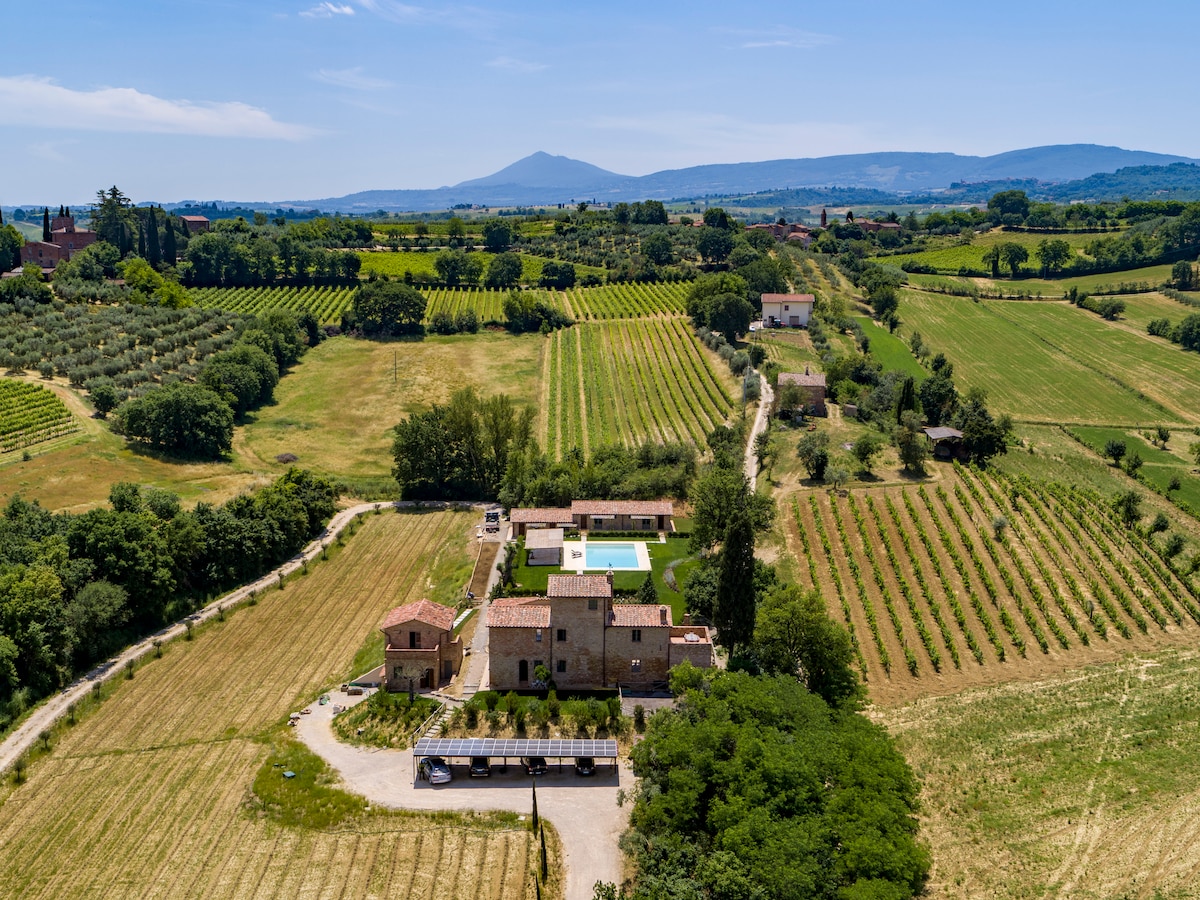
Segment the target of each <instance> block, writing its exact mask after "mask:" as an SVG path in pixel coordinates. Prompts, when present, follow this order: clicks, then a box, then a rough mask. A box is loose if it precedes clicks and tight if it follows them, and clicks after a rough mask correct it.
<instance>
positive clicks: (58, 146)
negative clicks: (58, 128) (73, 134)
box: [29, 139, 79, 162]
mask: <svg viewBox="0 0 1200 900" xmlns="http://www.w3.org/2000/svg"><path fill="white" fill-rule="evenodd" d="M78 143H79V141H77V140H73V139H72V140H66V141H40V142H39V143H36V144H30V145H29V152H30V153H31V154H32V155H33V156H35V157H37V158H38V159H47V160H50V161H51V162H66V161H67V156H66V154H65V153H63V150H64V149H65V148H67V147H70V146H72V145H74V144H78Z"/></svg>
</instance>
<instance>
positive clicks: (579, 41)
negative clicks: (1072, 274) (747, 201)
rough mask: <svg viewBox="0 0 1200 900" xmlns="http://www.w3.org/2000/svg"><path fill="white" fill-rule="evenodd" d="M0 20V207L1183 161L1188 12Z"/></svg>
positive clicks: (378, 10) (685, 6) (233, 13)
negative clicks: (586, 176)
mask: <svg viewBox="0 0 1200 900" xmlns="http://www.w3.org/2000/svg"><path fill="white" fill-rule="evenodd" d="M12 6H13V7H14V8H6V9H5V10H4V14H3V17H2V19H3V23H4V25H3V28H2V29H0V202H2V203H4V204H5V205H6V206H7V205H11V204H14V203H31V204H32V203H37V204H43V203H60V202H63V203H75V204H78V203H80V202H84V201H87V200H89V199H90V198H92V197H93V196H94V195H95V192H96V190H97V189H99V188H102V187H105V186H107V185H111V184H114V183H115V184H117V185H118V186H120V187H121V188H122V190H124V191H125V192H126V193H127V194H129V195H130V196H132V197H133V198H134V199H136V200H138V201H161V202H172V201H177V200H181V199H194V198H200V199H231V200H233V199H236V200H263V201H282V200H299V199H310V198H319V197H331V196H339V195H342V194H345V193H349V192H352V191H357V190H367V189H372V188H427V187H437V186H439V185H444V184H454V183H456V182H459V181H463V180H466V179H469V178H476V177H481V176H484V175H487V174H490V173H491V172H494V171H496V170H497V169H500V168H502V167H504V166H505V165H508V164H509V163H511V162H514V161H515V160H517V159H519V158H521V157H523V156H526V155H528V154H529V153H532V152H534V151H536V150H545V151H546V152H549V153H554V154H563V155H566V156H571V157H574V158H576V159H582V160H585V161H587V162H590V163H593V164H595V165H598V166H601V167H603V168H606V169H610V170H612V171H616V172H621V173H624V174H630V175H643V174H646V173H649V172H653V171H657V170H660V169H668V168H679V167H683V166H691V165H700V164H704V163H720V162H742V161H750V160H763V159H779V158H791V157H806V156H825V155H830V154H836V153H860V152H871V151H881V150H928V151H953V152H958V153H969V154H990V153H997V152H1002V151H1005V150H1012V149H1018V148H1021V147H1029V146H1036V145H1040V144H1053V143H1098V144H1115V145H1118V146H1122V147H1126V148H1129V149H1138V150H1152V151H1158V152H1163V153H1176V154H1180V155H1184V156H1192V157H1200V121H1197V119H1196V117H1195V116H1194V115H1191V112H1192V110H1191V102H1190V99H1189V97H1190V94H1191V93H1192V88H1191V86H1190V83H1189V82H1188V80H1187V77H1186V75H1185V74H1183V71H1184V70H1183V69H1182V68H1180V67H1181V66H1182V65H1183V64H1185V62H1186V51H1185V50H1184V49H1182V46H1183V45H1181V44H1179V43H1177V41H1176V39H1175V37H1174V36H1178V37H1179V38H1181V39H1183V40H1186V39H1187V36H1188V35H1191V34H1194V33H1195V32H1196V26H1197V25H1198V24H1200V4H1192V3H1185V2H1183V0H1176V2H1162V0H1147V2H1141V3H1136V4H1130V3H1115V2H1106V0H1102V2H1092V3H1089V4H1087V5H1086V11H1085V10H1084V9H1083V8H1082V7H1081V6H1080V5H1079V4H1075V3H1066V2H1062V0H1041V2H1037V3H1034V2H1024V0H1020V2H1004V3H993V4H976V3H964V2H956V3H949V2H942V0H908V2H895V0H892V2H855V0H852V2H838V0H833V2H826V3H811V2H807V3H799V2H794V3H782V2H778V0H776V2H771V3H759V2H749V0H742V2H736V3H735V2H729V0H726V2H720V3H710V2H657V0H643V2H626V0H601V2H593V3H587V4H585V3H579V2H568V0H559V2H546V0H528V2H512V3H493V2H477V3H472V4H460V3H457V2H453V0H442V2H437V3H423V2H419V0H413V2H400V0H319V2H318V0H296V2H289V0H253V2H250V0H236V2H235V0H108V2H104V3H101V2H93V0H88V2H82V0H56V2H55V3H52V4H50V3H24V4H19V5H17V4H13V5H12Z"/></svg>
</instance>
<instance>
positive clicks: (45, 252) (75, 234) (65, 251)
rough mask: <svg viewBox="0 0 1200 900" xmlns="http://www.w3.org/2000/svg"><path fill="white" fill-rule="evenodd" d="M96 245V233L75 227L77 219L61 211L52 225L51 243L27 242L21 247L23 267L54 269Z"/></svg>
mask: <svg viewBox="0 0 1200 900" xmlns="http://www.w3.org/2000/svg"><path fill="white" fill-rule="evenodd" d="M94 243H96V232H94V231H89V230H88V229H86V228H76V227H75V217H74V216H73V215H71V214H70V213H64V212H62V211H61V210H60V215H57V216H55V217H54V220H53V221H52V222H51V223H50V240H49V241H26V242H25V244H24V245H23V246H22V247H21V265H29V264H33V265H35V266H38V267H39V268H42V269H53V268H54V267H55V266H57V265H58V264H59V263H60V262H65V261H66V260H68V259H70V258H71V257H72V256H74V255H75V254H76V253H78V252H79V251H80V250H82V249H84V248H85V247H90V246H91V245H92V244H94Z"/></svg>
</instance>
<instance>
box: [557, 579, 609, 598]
mask: <svg viewBox="0 0 1200 900" xmlns="http://www.w3.org/2000/svg"><path fill="white" fill-rule="evenodd" d="M546 596H547V597H611V596H612V585H611V584H609V583H608V576H607V575H551V576H550V577H549V578H548V579H547V583H546Z"/></svg>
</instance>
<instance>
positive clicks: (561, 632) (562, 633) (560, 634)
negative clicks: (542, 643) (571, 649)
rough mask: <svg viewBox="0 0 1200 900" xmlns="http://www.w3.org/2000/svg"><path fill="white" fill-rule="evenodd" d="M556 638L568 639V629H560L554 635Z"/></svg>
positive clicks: (560, 639)
mask: <svg viewBox="0 0 1200 900" xmlns="http://www.w3.org/2000/svg"><path fill="white" fill-rule="evenodd" d="M554 639H555V640H556V641H565V640H566V639H567V629H565V628H560V629H558V633H557V634H556V635H555V636H554Z"/></svg>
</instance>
